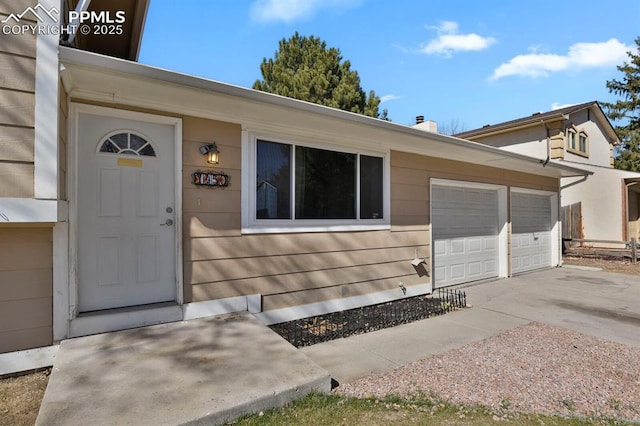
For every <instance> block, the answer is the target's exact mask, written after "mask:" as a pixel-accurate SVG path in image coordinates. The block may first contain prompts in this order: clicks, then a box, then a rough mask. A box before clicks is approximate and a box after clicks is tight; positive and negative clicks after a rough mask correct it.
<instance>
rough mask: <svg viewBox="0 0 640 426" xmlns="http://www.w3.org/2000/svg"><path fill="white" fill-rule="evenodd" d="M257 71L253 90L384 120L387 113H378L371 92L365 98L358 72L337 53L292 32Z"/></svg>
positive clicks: (376, 98)
mask: <svg viewBox="0 0 640 426" xmlns="http://www.w3.org/2000/svg"><path fill="white" fill-rule="evenodd" d="M260 71H261V73H262V78H263V80H262V81H261V80H256V82H255V83H254V84H253V88H254V89H257V90H262V91H263V92H270V93H276V94H278V95H282V96H287V97H289V98H295V99H300V100H303V101H308V102H313V103H316V104H320V105H325V106H328V107H332V108H338V109H342V110H345V111H351V112H355V113H358V114H363V115H368V116H370V117H376V118H381V119H383V120H387V119H388V117H387V110H383V111H382V113H380V111H379V105H380V98H379V97H378V96H376V94H375V92H374V91H373V90H371V91H370V92H369V95H368V96H367V94H366V93H365V92H364V90H363V89H362V87H361V86H360V77H359V76H358V72H357V71H353V70H351V63H350V62H349V61H348V60H345V61H343V58H342V55H341V53H340V50H339V49H337V48H334V47H331V48H327V44H326V42H324V41H322V40H320V39H319V38H317V37H314V36H310V37H306V36H304V37H301V36H300V34H298V32H296V33H295V34H294V35H293V36H292V37H291V38H290V39H288V40H287V39H284V38H283V39H282V40H280V42H279V49H278V51H276V53H275V58H274V59H267V58H264V59H263V60H262V64H260Z"/></svg>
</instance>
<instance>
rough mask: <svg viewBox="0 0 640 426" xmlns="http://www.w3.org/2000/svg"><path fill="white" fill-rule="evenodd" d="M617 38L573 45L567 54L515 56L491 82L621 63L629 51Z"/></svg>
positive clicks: (494, 72)
mask: <svg viewBox="0 0 640 426" xmlns="http://www.w3.org/2000/svg"><path fill="white" fill-rule="evenodd" d="M632 49H633V48H632V47H631V46H626V45H625V44H624V43H621V42H619V41H618V40H617V39H615V38H612V39H611V40H609V41H605V42H601V43H576V44H574V45H572V46H570V47H569V51H568V52H567V54H566V55H556V54H552V53H528V54H526V55H518V56H516V57H514V58H512V59H511V60H510V61H509V62H506V63H504V64H502V65H500V66H499V67H498V68H496V69H495V70H493V75H492V76H491V79H492V80H497V79H499V78H502V77H507V76H511V75H521V76H525V77H534V78H535V77H547V76H548V75H549V73H552V72H558V71H564V70H568V69H582V68H598V67H608V66H614V65H619V64H621V63H622V62H623V61H624V60H626V59H627V52H628V51H630V50H632Z"/></svg>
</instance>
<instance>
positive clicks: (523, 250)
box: [511, 193, 552, 274]
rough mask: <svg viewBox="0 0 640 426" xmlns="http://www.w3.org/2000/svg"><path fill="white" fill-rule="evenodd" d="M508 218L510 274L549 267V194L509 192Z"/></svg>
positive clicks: (550, 227)
mask: <svg viewBox="0 0 640 426" xmlns="http://www.w3.org/2000/svg"><path fill="white" fill-rule="evenodd" d="M511 217H512V230H513V234H512V236H511V271H512V273H514V274H517V273H521V272H526V271H531V270H534V269H540V268H545V267H548V266H551V258H552V256H551V254H552V253H551V252H552V250H551V246H552V244H551V242H552V240H551V229H552V223H551V197H550V196H548V195H537V194H518V193H513V194H512V195H511Z"/></svg>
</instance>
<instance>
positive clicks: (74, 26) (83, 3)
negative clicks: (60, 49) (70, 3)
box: [63, 0, 91, 46]
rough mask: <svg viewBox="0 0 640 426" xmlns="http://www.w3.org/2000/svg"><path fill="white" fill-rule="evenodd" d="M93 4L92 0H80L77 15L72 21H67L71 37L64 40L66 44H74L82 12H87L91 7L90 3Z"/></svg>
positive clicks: (76, 10)
mask: <svg viewBox="0 0 640 426" xmlns="http://www.w3.org/2000/svg"><path fill="white" fill-rule="evenodd" d="M90 4H91V0H80V1H78V4H77V5H76V9H75V12H76V13H75V16H74V18H73V20H72V21H71V22H68V23H67V28H68V29H69V33H68V35H69V37H68V38H67V39H66V40H63V41H64V42H65V44H67V45H68V46H71V45H72V44H73V40H74V39H75V38H76V32H77V31H79V30H80V28H78V23H79V22H80V18H79V16H80V14H81V13H82V12H86V11H87V9H89V5H90ZM72 30H73V31H72Z"/></svg>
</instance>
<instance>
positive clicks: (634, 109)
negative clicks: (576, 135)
mask: <svg viewBox="0 0 640 426" xmlns="http://www.w3.org/2000/svg"><path fill="white" fill-rule="evenodd" d="M635 43H636V45H637V47H638V49H637V50H636V52H635V53H634V52H631V51H629V52H627V55H628V56H629V59H630V61H629V62H624V63H623V64H622V65H620V66H618V67H617V68H618V71H620V72H622V73H624V77H623V79H622V80H617V79H613V80H610V81H607V88H608V89H609V92H610V93H614V94H615V95H616V96H618V97H620V98H621V99H618V100H617V101H616V102H615V103H608V102H602V106H603V108H604V109H605V110H606V111H607V115H608V116H609V118H610V119H611V120H612V121H614V122H616V121H619V122H620V123H621V124H619V125H617V126H616V132H617V133H618V137H619V138H620V142H621V145H620V146H619V147H618V156H617V157H616V159H615V167H616V168H617V169H623V170H632V171H635V172H638V171H640V37H638V38H636V40H635Z"/></svg>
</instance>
